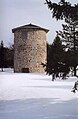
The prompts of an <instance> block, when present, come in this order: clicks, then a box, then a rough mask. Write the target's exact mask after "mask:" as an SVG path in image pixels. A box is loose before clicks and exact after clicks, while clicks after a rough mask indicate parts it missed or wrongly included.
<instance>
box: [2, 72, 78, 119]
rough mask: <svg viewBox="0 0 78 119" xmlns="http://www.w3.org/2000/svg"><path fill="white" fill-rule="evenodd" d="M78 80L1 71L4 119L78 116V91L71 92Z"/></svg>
mask: <svg viewBox="0 0 78 119" xmlns="http://www.w3.org/2000/svg"><path fill="white" fill-rule="evenodd" d="M76 80H77V78H75V77H71V78H69V79H68V80H59V79H57V80H55V81H54V82H52V81H51V76H47V75H45V74H37V73H36V74H35V73H28V74H27V73H13V72H12V70H5V72H0V119H78V92H77V93H72V92H71V89H72V87H73V85H74V82H75V81H76Z"/></svg>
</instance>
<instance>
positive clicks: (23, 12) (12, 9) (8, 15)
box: [0, 0, 78, 46]
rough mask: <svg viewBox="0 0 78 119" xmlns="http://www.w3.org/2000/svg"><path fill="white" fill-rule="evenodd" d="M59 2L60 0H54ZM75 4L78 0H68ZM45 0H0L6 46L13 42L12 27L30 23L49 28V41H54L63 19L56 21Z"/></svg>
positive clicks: (0, 33) (1, 36)
mask: <svg viewBox="0 0 78 119" xmlns="http://www.w3.org/2000/svg"><path fill="white" fill-rule="evenodd" d="M52 1H53V2H58V1H60V0H52ZM67 1H69V2H72V3H73V4H75V3H78V0H67ZM44 3H45V0H2V1H0V41H1V40H3V42H4V44H5V46H9V45H11V44H13V41H14V39H13V35H14V34H13V33H12V29H13V28H15V27H18V26H21V25H26V24H29V23H32V24H35V25H38V26H40V27H44V28H47V29H49V30H50V31H49V32H48V33H47V41H48V42H49V43H52V42H53V39H54V38H55V36H56V30H61V28H62V26H61V24H62V23H63V21H58V22H57V21H56V20H55V19H52V17H51V11H50V10H49V9H48V7H47V5H45V4H44Z"/></svg>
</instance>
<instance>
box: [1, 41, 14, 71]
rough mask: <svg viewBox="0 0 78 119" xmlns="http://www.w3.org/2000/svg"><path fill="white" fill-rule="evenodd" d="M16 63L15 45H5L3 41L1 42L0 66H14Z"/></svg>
mask: <svg viewBox="0 0 78 119" xmlns="http://www.w3.org/2000/svg"><path fill="white" fill-rule="evenodd" d="M13 65H14V46H13V45H12V46H10V47H4V43H3V41H1V43H0V68H1V71H3V68H13Z"/></svg>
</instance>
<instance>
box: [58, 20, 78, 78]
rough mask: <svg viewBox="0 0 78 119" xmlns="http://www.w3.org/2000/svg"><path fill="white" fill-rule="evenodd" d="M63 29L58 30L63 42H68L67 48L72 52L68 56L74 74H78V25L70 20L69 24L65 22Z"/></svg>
mask: <svg viewBox="0 0 78 119" xmlns="http://www.w3.org/2000/svg"><path fill="white" fill-rule="evenodd" d="M62 26H63V31H59V32H57V34H58V35H59V36H61V39H62V42H64V43H65V44H66V49H67V50H68V53H70V57H69V58H68V62H69V64H70V65H69V67H70V68H73V71H74V76H76V68H77V65H78V57H77V51H78V25H77V24H76V22H75V23H73V22H71V21H70V20H68V22H67V24H65V25H64V24H63V25H62Z"/></svg>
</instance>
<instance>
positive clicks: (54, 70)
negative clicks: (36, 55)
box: [43, 36, 69, 80]
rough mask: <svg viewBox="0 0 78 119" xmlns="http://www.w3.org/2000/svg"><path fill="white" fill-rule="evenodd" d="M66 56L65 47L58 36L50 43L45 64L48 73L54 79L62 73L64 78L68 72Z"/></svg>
mask: <svg viewBox="0 0 78 119" xmlns="http://www.w3.org/2000/svg"><path fill="white" fill-rule="evenodd" d="M65 57H66V52H65V47H64V45H63V44H62V42H61V40H60V38H59V37H58V36H56V38H55V39H54V42H53V44H52V45H48V54H47V64H46V65H45V64H43V66H44V67H46V69H45V71H46V72H47V74H49V75H52V80H54V79H55V78H56V77H58V76H60V75H61V76H62V78H64V77H65V76H66V75H67V74H68V72H69V67H68V66H67V64H66V60H65Z"/></svg>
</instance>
